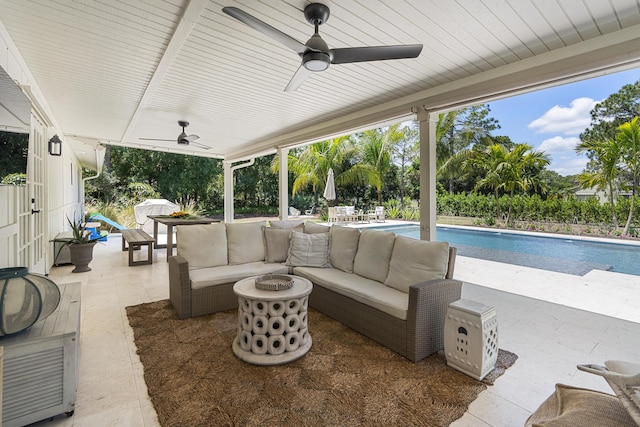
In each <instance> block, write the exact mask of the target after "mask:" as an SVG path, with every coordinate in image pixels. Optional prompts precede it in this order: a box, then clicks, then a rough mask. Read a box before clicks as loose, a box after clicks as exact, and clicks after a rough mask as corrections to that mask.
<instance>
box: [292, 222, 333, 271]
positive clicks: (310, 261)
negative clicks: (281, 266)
mask: <svg viewBox="0 0 640 427" xmlns="http://www.w3.org/2000/svg"><path fill="white" fill-rule="evenodd" d="M287 265H290V266H293V267H323V268H325V267H331V264H330V263H329V233H315V234H307V233H298V232H297V231H292V232H291V243H290V244H289V256H288V258H287Z"/></svg>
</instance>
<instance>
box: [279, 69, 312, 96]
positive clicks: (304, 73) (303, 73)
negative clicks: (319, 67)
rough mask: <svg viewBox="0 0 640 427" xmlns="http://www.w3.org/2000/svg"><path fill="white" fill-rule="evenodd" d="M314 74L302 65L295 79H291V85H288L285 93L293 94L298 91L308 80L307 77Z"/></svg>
mask: <svg viewBox="0 0 640 427" xmlns="http://www.w3.org/2000/svg"><path fill="white" fill-rule="evenodd" d="M312 72H313V71H309V70H307V69H306V68H304V67H303V66H302V65H301V66H300V67H299V68H298V71H296V73H295V74H294V75H293V77H291V80H290V81H289V84H288V85H287V87H286V88H284V91H285V92H293V91H295V90H298V88H299V87H300V85H301V84H302V83H304V81H305V80H306V79H307V77H309V76H310V75H311V73H312Z"/></svg>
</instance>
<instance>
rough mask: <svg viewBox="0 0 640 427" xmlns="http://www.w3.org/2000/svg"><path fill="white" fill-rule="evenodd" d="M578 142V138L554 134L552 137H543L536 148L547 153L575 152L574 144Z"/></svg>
mask: <svg viewBox="0 0 640 427" xmlns="http://www.w3.org/2000/svg"><path fill="white" fill-rule="evenodd" d="M579 142H580V138H578V137H575V136H570V137H568V138H564V137H562V136H554V137H553V138H549V139H545V140H544V141H542V144H540V146H539V147H538V150H542V151H544V152H546V153H548V154H565V153H568V152H570V153H571V154H576V152H575V148H576V145H578V143H579Z"/></svg>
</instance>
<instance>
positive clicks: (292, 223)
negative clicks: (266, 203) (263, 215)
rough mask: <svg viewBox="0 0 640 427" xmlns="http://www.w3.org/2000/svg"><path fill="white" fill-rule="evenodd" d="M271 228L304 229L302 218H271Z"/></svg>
mask: <svg viewBox="0 0 640 427" xmlns="http://www.w3.org/2000/svg"><path fill="white" fill-rule="evenodd" d="M269 225H270V226H271V228H295V230H296V231H300V232H302V230H304V220H301V219H299V220H283V221H280V220H275V219H274V220H271V221H269Z"/></svg>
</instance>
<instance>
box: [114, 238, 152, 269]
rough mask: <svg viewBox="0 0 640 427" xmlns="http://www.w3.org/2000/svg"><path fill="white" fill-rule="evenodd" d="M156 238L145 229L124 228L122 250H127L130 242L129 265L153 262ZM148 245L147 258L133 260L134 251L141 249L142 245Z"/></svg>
mask: <svg viewBox="0 0 640 427" xmlns="http://www.w3.org/2000/svg"><path fill="white" fill-rule="evenodd" d="M155 241H156V240H155V239H154V238H153V237H151V236H149V235H148V234H147V233H145V232H144V231H143V230H138V229H132V230H122V251H123V252H124V251H126V250H127V247H126V244H127V243H128V244H129V248H128V249H129V266H132V265H143V264H153V244H154V243H155ZM145 245H146V246H147V248H148V251H149V253H148V255H147V259H145V260H141V261H134V260H133V251H134V250H137V249H140V248H141V247H142V246H145Z"/></svg>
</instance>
